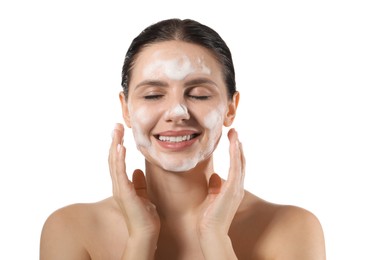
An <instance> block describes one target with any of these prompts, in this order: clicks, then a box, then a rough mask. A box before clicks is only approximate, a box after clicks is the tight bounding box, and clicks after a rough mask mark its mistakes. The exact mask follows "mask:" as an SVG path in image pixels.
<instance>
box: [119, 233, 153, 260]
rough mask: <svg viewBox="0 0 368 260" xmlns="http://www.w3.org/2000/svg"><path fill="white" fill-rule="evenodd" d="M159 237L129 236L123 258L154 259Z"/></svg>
mask: <svg viewBox="0 0 368 260" xmlns="http://www.w3.org/2000/svg"><path fill="white" fill-rule="evenodd" d="M157 239H158V238H157V237H147V236H134V237H133V236H131V237H129V238H128V240H127V243H126V246H125V249H124V254H123V258H122V259H127V260H128V259H129V260H130V259H132V260H133V259H134V260H135V259H154V256H155V252H156V249H157Z"/></svg>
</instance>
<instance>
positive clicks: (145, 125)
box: [130, 107, 155, 147]
mask: <svg viewBox="0 0 368 260" xmlns="http://www.w3.org/2000/svg"><path fill="white" fill-rule="evenodd" d="M133 111H134V112H133ZM130 113H131V125H132V130H133V135H134V139H135V141H136V144H137V146H144V147H147V146H149V145H150V143H151V142H150V140H149V131H150V130H151V129H152V127H153V125H154V122H155V116H154V115H152V109H148V108H146V107H141V108H139V109H137V110H134V109H130Z"/></svg>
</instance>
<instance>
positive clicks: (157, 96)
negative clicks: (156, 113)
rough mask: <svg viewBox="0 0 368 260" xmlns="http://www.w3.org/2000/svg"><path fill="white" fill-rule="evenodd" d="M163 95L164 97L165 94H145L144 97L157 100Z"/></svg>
mask: <svg viewBox="0 0 368 260" xmlns="http://www.w3.org/2000/svg"><path fill="white" fill-rule="evenodd" d="M162 97H163V95H147V96H144V99H147V100H157V99H160V98H162Z"/></svg>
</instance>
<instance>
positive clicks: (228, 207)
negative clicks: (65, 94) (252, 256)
mask: <svg viewBox="0 0 368 260" xmlns="http://www.w3.org/2000/svg"><path fill="white" fill-rule="evenodd" d="M228 138H229V141H230V169H229V175H228V179H227V181H225V182H224V183H222V180H221V178H220V177H219V176H218V175H217V174H213V175H212V176H211V178H210V180H209V185H208V186H209V187H208V196H207V199H206V200H205V202H204V205H203V208H202V213H201V214H200V216H199V217H200V218H199V220H198V223H197V230H198V234H199V239H200V244H201V248H202V251H203V254H204V256H205V258H206V259H211V260H214V259H236V256H235V253H234V250H233V248H232V245H231V241H230V238H229V236H228V232H229V228H230V225H231V223H232V221H233V218H234V216H235V213H236V211H237V209H238V208H239V205H240V203H241V201H242V199H243V197H244V176H245V158H244V154H243V149H242V145H241V143H240V142H239V140H238V134H237V132H236V131H235V130H234V129H231V130H230V131H229V133H228Z"/></svg>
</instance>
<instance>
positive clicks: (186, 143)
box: [154, 130, 201, 151]
mask: <svg viewBox="0 0 368 260" xmlns="http://www.w3.org/2000/svg"><path fill="white" fill-rule="evenodd" d="M200 135H201V133H200V132H198V131H193V130H180V131H171V130H170V131H164V132H160V133H158V134H155V135H154V137H155V140H156V141H157V143H158V144H159V145H160V146H161V147H162V148H164V149H169V150H171V151H180V150H183V149H186V148H188V147H190V146H191V145H193V144H194V143H195V142H196V141H197V140H198V137H199V136H200ZM160 136H165V137H180V136H191V138H190V139H189V140H182V141H179V142H170V141H163V140H160V139H159V137H160Z"/></svg>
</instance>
